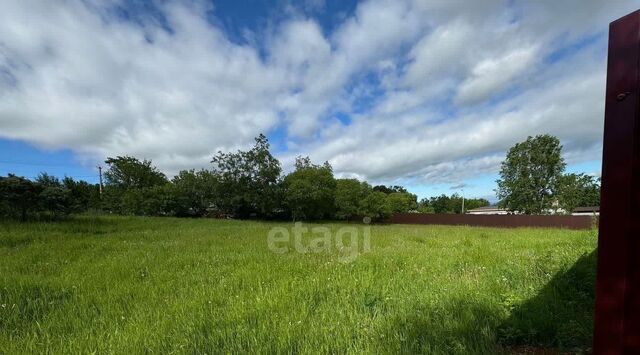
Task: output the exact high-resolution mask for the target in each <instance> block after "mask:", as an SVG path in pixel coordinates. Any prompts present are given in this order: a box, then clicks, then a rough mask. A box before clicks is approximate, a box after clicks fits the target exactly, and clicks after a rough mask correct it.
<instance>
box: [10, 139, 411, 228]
mask: <svg viewBox="0 0 640 355" xmlns="http://www.w3.org/2000/svg"><path fill="white" fill-rule="evenodd" d="M269 148H270V146H269V142H268V140H267V138H266V137H265V136H264V135H260V136H258V137H257V138H256V139H255V144H254V146H253V147H252V148H251V149H249V150H239V151H237V152H218V153H217V154H216V155H215V156H214V157H213V159H212V161H211V163H212V168H211V169H202V170H183V171H180V172H179V173H178V174H177V175H176V176H175V177H173V178H172V179H168V178H167V177H166V175H165V174H163V173H162V172H161V171H160V170H158V169H157V168H156V167H155V166H153V164H152V162H151V161H150V160H139V159H137V158H135V157H130V156H118V157H110V158H107V160H106V161H105V163H106V165H107V169H106V170H105V173H104V178H105V184H104V188H103V191H102V194H100V189H99V185H97V184H89V183H87V182H84V181H75V180H73V179H72V178H68V177H67V178H64V179H63V180H59V179H57V178H55V177H52V176H50V175H48V174H46V173H43V174H41V175H40V176H38V178H36V179H35V180H34V181H31V180H28V179H25V178H23V177H18V176H15V175H9V176H7V177H0V215H1V216H4V217H13V218H19V219H22V220H25V219H27V218H28V216H46V217H53V218H57V217H61V216H65V215H68V214H71V213H78V212H84V211H88V210H100V211H103V212H107V213H114V214H124V215H144V216H179V217H202V216H216V217H227V216H229V217H234V218H260V219H294V220H324V219H343V220H348V219H351V218H353V217H354V216H362V217H370V218H372V219H374V220H383V219H386V218H388V217H389V216H390V215H391V214H392V213H399V212H409V211H414V210H416V209H417V208H418V203H417V197H416V195H414V194H411V193H409V192H407V190H406V189H404V188H403V187H401V186H382V185H380V186H373V187H372V186H371V185H369V184H368V183H367V182H363V181H359V180H357V179H337V178H335V177H334V175H333V169H332V167H331V165H330V164H329V163H328V162H325V163H324V164H314V163H313V162H312V161H311V160H310V159H309V158H308V157H298V158H297V159H296V162H295V169H294V170H293V171H292V172H290V173H289V174H286V175H283V171H282V167H281V164H280V162H279V161H278V159H276V158H275V157H274V156H273V155H272V154H271V152H270V151H269Z"/></svg>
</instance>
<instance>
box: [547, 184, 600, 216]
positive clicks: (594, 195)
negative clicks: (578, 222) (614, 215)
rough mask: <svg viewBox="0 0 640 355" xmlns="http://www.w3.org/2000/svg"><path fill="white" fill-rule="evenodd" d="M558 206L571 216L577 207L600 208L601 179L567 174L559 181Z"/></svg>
mask: <svg viewBox="0 0 640 355" xmlns="http://www.w3.org/2000/svg"><path fill="white" fill-rule="evenodd" d="M557 198H558V205H559V207H560V208H562V209H563V210H564V211H565V213H567V214H571V213H572V212H573V210H574V209H575V208H576V207H581V206H582V207H588V206H600V182H599V179H597V178H595V177H593V176H589V175H585V174H566V175H563V176H562V177H561V178H560V179H559V181H558V190H557Z"/></svg>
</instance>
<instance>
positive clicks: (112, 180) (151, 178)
mask: <svg viewBox="0 0 640 355" xmlns="http://www.w3.org/2000/svg"><path fill="white" fill-rule="evenodd" d="M105 163H106V164H107V165H108V166H109V168H108V170H107V171H106V172H105V174H104V177H105V181H106V185H107V186H111V187H118V188H123V189H125V190H128V189H137V188H144V187H152V186H157V185H163V184H165V183H166V182H167V178H166V176H165V175H164V174H163V173H162V172H160V171H159V170H158V169H157V168H156V167H154V166H153V165H151V160H146V159H145V160H143V161H140V160H138V159H137V158H134V157H130V156H124V157H121V156H118V157H116V158H107V160H105Z"/></svg>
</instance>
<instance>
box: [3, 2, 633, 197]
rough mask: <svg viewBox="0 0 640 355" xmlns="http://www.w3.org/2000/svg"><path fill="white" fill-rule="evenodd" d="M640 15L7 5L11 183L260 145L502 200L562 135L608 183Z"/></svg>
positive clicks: (88, 175)
mask: <svg viewBox="0 0 640 355" xmlns="http://www.w3.org/2000/svg"><path fill="white" fill-rule="evenodd" d="M638 7H640V6H639V4H638V3H637V2H635V1H622V0H620V1H617V0H610V1H601V0H566V1H558V0H539V1H517V0H508V1H497V0H496V1H492V0H486V1H473V2H470V1H456V0H407V1H401V0H392V1H385V0H370V1H362V2H356V1H346V0H307V1H288V0H274V1H256V0H246V1H241V0H224V1H222V0H221V1H215V0H214V1H171V0H168V1H124V0H123V1H118V0H104V1H99V0H84V1H82V0H77V1H74V0H59V1H49V0H42V1H37V0H21V1H16V0H0V174H6V173H7V172H16V173H18V174H20V175H24V176H34V175H37V173H38V172H39V171H42V170H46V171H49V172H52V173H54V174H57V175H65V174H66V175H69V176H74V177H78V178H84V179H86V180H89V181H95V180H96V169H95V168H94V167H95V166H96V165H97V164H98V163H99V162H100V161H102V160H104V158H105V157H106V156H115V155H124V154H128V155H133V156H136V157H139V158H147V159H152V160H153V161H154V163H155V164H156V165H157V166H159V167H160V168H161V169H162V170H163V171H165V172H166V173H167V174H168V175H171V174H174V173H176V172H177V171H178V170H180V169H185V168H200V167H208V166H210V165H209V161H210V160H211V156H212V155H213V154H214V153H215V152H216V151H218V150H225V151H226V150H236V149H241V148H245V147H247V146H249V145H250V144H251V143H252V140H253V137H254V136H256V135H258V134H259V133H261V132H263V133H265V134H266V135H267V136H268V137H269V139H270V141H271V143H272V147H273V151H274V153H275V154H276V155H277V156H278V158H279V159H280V160H281V161H282V162H283V165H284V167H285V169H289V168H290V166H291V163H292V161H293V159H294V158H295V156H297V155H309V156H310V157H311V158H312V160H314V161H317V162H322V161H325V160H328V161H329V162H330V163H331V164H332V165H333V167H334V170H335V172H336V173H337V175H339V176H350V177H358V178H361V179H366V180H368V181H370V182H372V183H385V184H402V185H405V186H408V187H409V190H411V191H413V192H415V193H417V194H418V195H419V196H421V197H424V196H430V195H434V194H439V193H447V194H450V193H453V192H456V191H460V190H461V189H463V188H464V190H465V194H466V195H474V196H482V197H489V198H490V199H492V200H495V197H494V193H493V189H494V188H495V183H494V181H495V179H496V178H497V172H498V169H499V164H500V162H501V161H502V159H503V158H504V155H505V151H506V150H507V149H508V148H509V147H510V146H512V145H513V144H514V143H516V142H518V141H521V140H523V139H525V138H526V137H527V136H528V135H535V134H542V133H551V134H554V135H556V136H558V137H559V138H560V139H561V141H562V143H563V145H564V147H565V149H564V153H565V159H566V160H567V162H568V163H569V170H570V171H577V172H586V173H590V174H598V173H599V171H600V163H599V160H600V159H601V139H602V127H603V111H604V105H603V101H604V100H603V97H604V82H605V75H606V54H607V53H606V45H607V28H608V23H609V22H611V21H612V20H614V19H616V18H618V17H620V16H623V15H625V14H626V13H628V12H631V11H633V10H635V9H636V8H638Z"/></svg>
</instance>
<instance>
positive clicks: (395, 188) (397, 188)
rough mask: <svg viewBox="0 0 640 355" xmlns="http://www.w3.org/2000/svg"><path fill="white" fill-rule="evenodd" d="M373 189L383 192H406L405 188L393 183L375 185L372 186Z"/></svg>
mask: <svg viewBox="0 0 640 355" xmlns="http://www.w3.org/2000/svg"><path fill="white" fill-rule="evenodd" d="M373 191H378V192H384V193H385V194H391V193H394V192H407V189H405V188H404V187H402V186H398V185H394V186H384V185H376V186H374V187H373Z"/></svg>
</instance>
